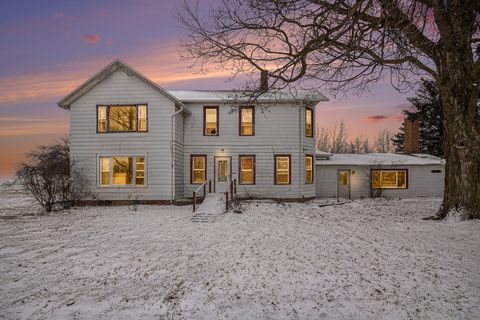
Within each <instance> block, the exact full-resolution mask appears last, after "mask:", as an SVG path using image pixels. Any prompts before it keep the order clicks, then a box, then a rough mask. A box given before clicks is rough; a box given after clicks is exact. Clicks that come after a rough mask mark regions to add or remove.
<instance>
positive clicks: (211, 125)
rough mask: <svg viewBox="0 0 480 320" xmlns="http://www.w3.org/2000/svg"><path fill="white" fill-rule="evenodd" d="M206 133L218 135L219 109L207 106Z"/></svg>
mask: <svg viewBox="0 0 480 320" xmlns="http://www.w3.org/2000/svg"><path fill="white" fill-rule="evenodd" d="M205 134H206V135H216V134H218V130H217V109H216V108H215V109H214V108H207V109H205Z"/></svg>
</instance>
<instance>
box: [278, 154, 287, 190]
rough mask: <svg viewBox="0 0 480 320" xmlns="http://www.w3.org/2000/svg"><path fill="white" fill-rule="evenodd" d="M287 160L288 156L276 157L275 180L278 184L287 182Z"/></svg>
mask: <svg viewBox="0 0 480 320" xmlns="http://www.w3.org/2000/svg"><path fill="white" fill-rule="evenodd" d="M289 162H290V159H289V158H288V157H277V172H276V180H275V181H276V182H277V183H279V184H288V183H289V174H290V172H289Z"/></svg>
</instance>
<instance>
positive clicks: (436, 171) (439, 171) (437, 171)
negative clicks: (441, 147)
mask: <svg viewBox="0 0 480 320" xmlns="http://www.w3.org/2000/svg"><path fill="white" fill-rule="evenodd" d="M430 172H431V173H442V170H430Z"/></svg>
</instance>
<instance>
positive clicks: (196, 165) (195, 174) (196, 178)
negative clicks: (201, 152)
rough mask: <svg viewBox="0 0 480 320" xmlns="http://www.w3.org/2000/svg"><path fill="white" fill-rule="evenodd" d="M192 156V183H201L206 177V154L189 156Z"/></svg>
mask: <svg viewBox="0 0 480 320" xmlns="http://www.w3.org/2000/svg"><path fill="white" fill-rule="evenodd" d="M191 157H192V161H191V163H192V172H191V180H192V183H203V182H204V181H205V180H206V179H207V176H206V156H191Z"/></svg>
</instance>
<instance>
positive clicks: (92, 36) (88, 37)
mask: <svg viewBox="0 0 480 320" xmlns="http://www.w3.org/2000/svg"><path fill="white" fill-rule="evenodd" d="M83 39H85V41H87V42H88V43H92V44H93V43H97V42H98V41H99V40H100V36H99V35H98V34H87V35H85V36H83Z"/></svg>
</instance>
